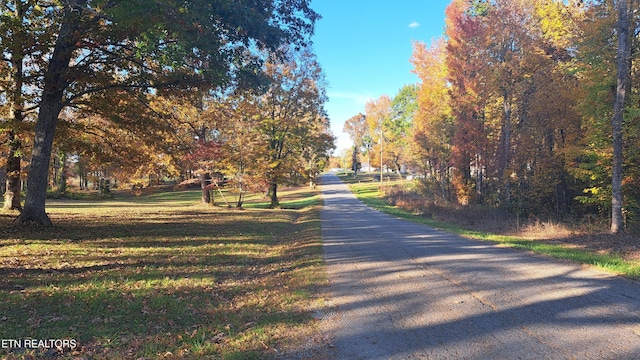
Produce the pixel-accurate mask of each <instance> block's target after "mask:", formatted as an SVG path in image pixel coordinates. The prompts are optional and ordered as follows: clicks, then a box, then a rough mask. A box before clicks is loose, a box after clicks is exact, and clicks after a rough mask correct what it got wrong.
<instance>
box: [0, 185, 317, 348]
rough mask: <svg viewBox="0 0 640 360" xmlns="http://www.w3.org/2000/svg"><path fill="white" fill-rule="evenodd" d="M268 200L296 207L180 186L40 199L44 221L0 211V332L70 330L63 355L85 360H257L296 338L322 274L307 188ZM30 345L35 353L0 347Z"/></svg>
mask: <svg viewBox="0 0 640 360" xmlns="http://www.w3.org/2000/svg"><path fill="white" fill-rule="evenodd" d="M282 198H283V200H284V203H285V204H286V203H287V201H289V200H290V201H292V203H293V204H297V205H299V206H293V207H295V208H296V210H291V209H277V210H267V209H244V210H236V209H228V208H226V207H206V206H202V205H200V204H199V201H200V193H199V192H198V191H185V192H171V193H168V194H153V195H149V196H141V197H129V198H126V199H118V198H117V197H116V198H115V199H112V200H99V201H93V202H92V201H87V200H80V201H77V202H76V201H69V200H55V201H49V202H48V212H49V214H50V217H51V219H52V221H53V222H54V224H55V227H54V228H53V229H42V228H34V227H30V226H19V227H13V226H12V225H11V220H12V216H10V214H4V215H2V216H0V222H2V224H0V228H1V229H2V230H1V231H0V314H1V315H0V339H24V338H35V339H52V338H53V339H75V340H77V341H78V348H76V349H75V351H76V354H75V355H74V354H72V353H71V352H67V353H66V355H64V356H62V357H63V358H65V357H69V358H78V357H79V358H96V359H112V358H133V359H138V358H147V359H155V358H195V359H197V358H206V359H211V358H216V359H217V358H260V359H262V358H268V357H271V356H273V355H274V354H276V353H281V351H282V349H284V348H287V347H289V346H292V344H296V343H298V342H304V341H306V340H307V339H306V338H305V334H307V333H309V332H310V331H311V330H310V329H313V327H314V320H313V318H312V316H311V315H312V307H313V306H315V305H314V303H313V302H314V300H313V296H312V294H314V289H316V287H317V286H319V285H320V284H322V283H324V282H326V279H325V277H324V272H323V271H322V256H321V254H322V248H321V241H320V223H319V220H318V211H319V207H318V206H316V205H317V204H318V201H319V198H318V195H317V192H316V191H310V190H306V189H295V190H293V189H292V192H291V194H289V193H287V192H283V193H282ZM256 199H257V200H262V197H261V196H258V197H256ZM74 204H75V205H77V206H74ZM31 355H34V356H36V357H37V356H44V355H45V354H44V353H43V352H42V351H40V352H38V350H14V351H11V350H9V349H0V358H9V359H12V358H29V356H31ZM57 355H60V354H57Z"/></svg>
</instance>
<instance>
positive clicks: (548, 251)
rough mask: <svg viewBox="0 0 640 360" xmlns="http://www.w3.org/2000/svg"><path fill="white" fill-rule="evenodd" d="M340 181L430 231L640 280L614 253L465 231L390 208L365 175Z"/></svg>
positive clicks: (635, 266) (639, 271)
mask: <svg viewBox="0 0 640 360" xmlns="http://www.w3.org/2000/svg"><path fill="white" fill-rule="evenodd" d="M341 179H342V180H343V181H345V182H347V183H348V184H349V187H350V189H351V191H352V192H353V193H354V194H355V195H356V197H357V198H358V199H360V200H361V201H362V202H363V203H365V204H367V205H368V206H370V207H372V208H374V209H377V210H380V211H382V212H385V213H387V214H389V215H393V216H396V217H398V218H402V219H406V220H410V221H414V222H418V223H422V224H425V225H428V226H431V227H433V228H436V229H439V230H443V231H447V232H451V233H454V234H458V235H462V236H465V237H468V238H471V239H477V240H483V241H491V242H495V243H498V244H500V245H503V246H508V247H512V248H517V249H522V250H527V251H531V252H534V253H537V254H543V255H547V256H552V257H554V258H558V259H564V260H570V261H573V262H576V263H580V264H587V265H593V266H596V267H598V268H600V269H603V270H607V271H610V272H613V273H616V274H620V275H624V276H627V277H630V278H640V262H638V261H628V260H625V259H623V258H622V257H620V256H617V255H614V254H600V253H595V252H592V251H587V250H585V249H581V248H578V247H573V246H569V245H566V244H553V243H550V242H549V241H540V240H530V239H524V238H520V237H515V236H506V235H500V234H492V233H487V232H481V231H477V230H474V229H469V228H464V227H461V226H459V225H457V224H451V223H447V222H443V221H439V220H437V219H434V218H425V217H422V216H418V215H414V214H412V213H411V212H409V211H405V210H403V209H401V208H398V207H396V206H391V205H390V204H389V203H387V202H386V201H385V200H384V194H383V192H381V191H380V183H379V182H375V181H373V180H372V179H369V178H368V177H366V176H363V177H359V178H358V179H354V178H353V176H342V177H341ZM401 184H402V181H395V182H393V181H391V182H387V181H385V185H390V186H394V185H401Z"/></svg>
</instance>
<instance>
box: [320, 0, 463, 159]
mask: <svg viewBox="0 0 640 360" xmlns="http://www.w3.org/2000/svg"><path fill="white" fill-rule="evenodd" d="M450 1H451V0H384V1H383V0H312V2H311V7H312V8H313V9H314V10H315V11H316V12H318V13H320V15H322V19H321V20H320V21H319V22H318V23H317V24H316V30H315V34H314V36H313V43H314V49H315V52H316V54H317V56H318V61H319V62H320V64H321V65H322V68H323V69H324V72H325V75H326V78H327V81H328V82H329V88H328V89H327V95H328V96H329V102H328V103H327V104H326V107H325V108H326V110H327V112H328V113H329V118H330V119H331V130H332V131H333V134H334V135H335V136H337V137H338V141H337V143H336V145H337V146H338V150H337V152H336V154H339V153H340V151H341V150H342V149H346V148H348V147H350V146H352V144H351V140H350V139H349V137H348V136H347V135H346V134H344V133H343V132H342V127H343V125H344V121H345V120H347V119H348V118H350V117H351V116H353V115H356V114H358V113H359V112H362V113H364V104H365V103H366V102H367V100H369V99H375V98H378V97H379V96H381V95H385V94H386V95H389V96H391V97H393V96H395V95H396V93H397V92H398V91H399V90H400V88H401V87H402V86H404V85H405V84H414V83H417V82H418V78H417V77H416V76H415V75H414V74H412V73H411V69H412V65H411V63H410V62H409V59H410V58H411V53H412V49H413V47H412V42H413V41H414V40H418V41H423V42H426V43H427V44H429V43H431V41H432V40H433V39H435V38H437V37H440V36H441V35H442V34H443V31H444V10H445V8H446V6H447V5H448V4H449V3H450Z"/></svg>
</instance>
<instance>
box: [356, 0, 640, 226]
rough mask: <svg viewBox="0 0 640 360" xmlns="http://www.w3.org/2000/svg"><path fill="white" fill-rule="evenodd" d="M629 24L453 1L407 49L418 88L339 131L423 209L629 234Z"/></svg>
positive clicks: (616, 6) (633, 8)
mask: <svg viewBox="0 0 640 360" xmlns="http://www.w3.org/2000/svg"><path fill="white" fill-rule="evenodd" d="M639 20H640V18H639V12H638V3H637V1H635V0H616V1H613V0H601V1H579V0H570V1H560V0H508V1H507V0H453V1H452V2H451V4H450V5H449V6H448V7H447V9H446V26H445V31H444V34H443V36H442V37H441V38H439V39H435V40H434V41H432V42H431V43H430V44H426V43H424V42H415V43H414V50H413V56H412V58H411V62H412V64H413V66H414V70H413V71H414V73H415V74H417V76H418V77H419V79H420V81H419V83H418V84H417V85H415V86H406V87H404V88H403V89H402V90H401V91H400V92H399V93H398V94H397V95H396V96H395V97H393V98H391V97H389V96H386V95H385V96H382V97H380V98H378V99H374V100H371V101H370V102H369V103H368V104H367V105H366V108H365V114H358V115H356V116H354V117H352V118H351V119H349V120H348V121H347V122H346V123H345V131H346V132H347V133H349V134H350V136H351V138H352V140H353V141H354V144H355V148H354V149H355V152H357V153H360V152H362V153H363V154H366V155H364V156H369V158H371V159H373V160H372V161H373V162H374V163H377V164H378V165H381V166H383V165H384V166H386V167H388V168H393V169H398V170H400V167H399V165H400V164H405V165H408V166H409V167H410V168H412V169H414V170H415V171H416V172H419V173H421V174H424V175H425V180H424V183H425V185H426V186H425V192H426V193H428V194H429V196H431V197H433V198H434V199H436V200H437V199H440V200H445V201H450V202H454V203H458V204H461V205H469V204H481V205H484V206H489V207H493V208H498V209H503V210H504V211H506V212H507V213H510V214H517V215H522V216H524V217H526V216H529V217H534V218H540V217H548V218H560V219H562V218H565V219H567V218H571V219H576V218H577V219H580V218H583V217H585V216H587V217H589V216H600V217H603V218H606V217H609V218H610V219H611V231H612V232H614V233H615V232H619V231H622V230H623V229H624V228H625V226H626V227H634V228H636V229H637V228H638V227H639V226H640V166H639V164H640V152H638V149H639V148H640V116H638V114H639V109H640V102H639V101H638V92H639V87H638V85H637V81H636V79H637V78H638V66H637V59H638V51H637V50H638V48H639V44H640V43H639V42H638V40H639V37H638V34H639V32H640V21H639ZM380 158H382V163H381V159H380Z"/></svg>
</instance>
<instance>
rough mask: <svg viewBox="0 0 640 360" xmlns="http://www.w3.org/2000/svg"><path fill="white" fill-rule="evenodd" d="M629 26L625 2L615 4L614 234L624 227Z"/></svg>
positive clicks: (612, 122) (612, 220)
mask: <svg viewBox="0 0 640 360" xmlns="http://www.w3.org/2000/svg"><path fill="white" fill-rule="evenodd" d="M629 24H630V22H629V8H628V3H627V0H621V1H618V26H617V30H618V31H617V32H618V56H617V65H618V72H617V88H616V97H615V103H614V108H613V118H612V119H611V128H612V132H613V133H612V134H613V159H612V165H613V167H612V170H611V232H612V233H614V234H616V233H619V232H621V231H622V229H623V227H624V219H623V216H622V202H623V199H622V162H623V153H622V146H623V142H622V123H623V115H624V102H625V97H626V89H627V82H628V81H629V62H628V60H629V59H628V55H629V49H630V43H629V42H630V38H629Z"/></svg>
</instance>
